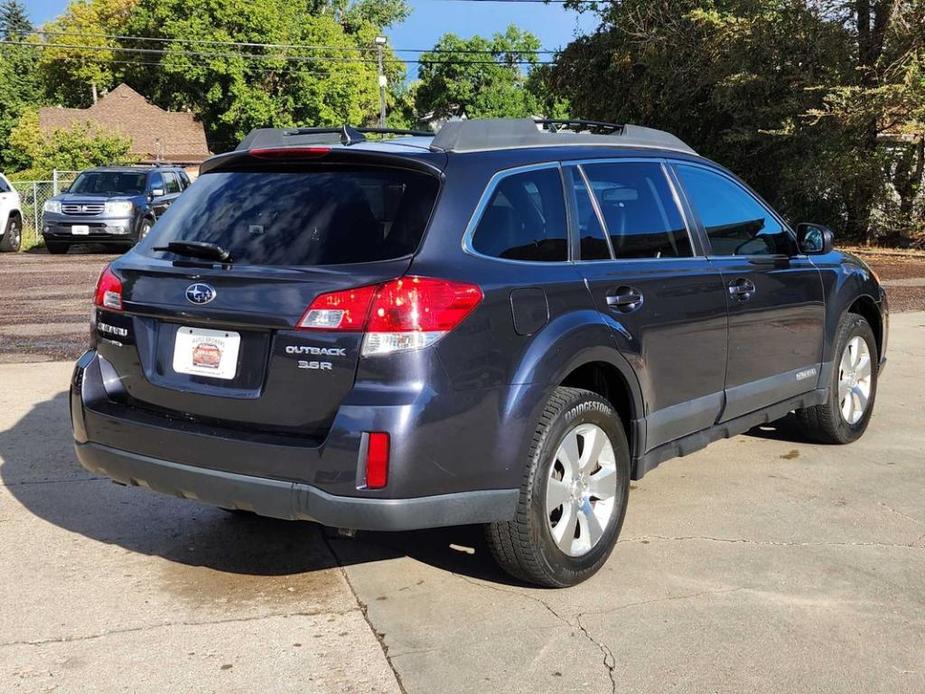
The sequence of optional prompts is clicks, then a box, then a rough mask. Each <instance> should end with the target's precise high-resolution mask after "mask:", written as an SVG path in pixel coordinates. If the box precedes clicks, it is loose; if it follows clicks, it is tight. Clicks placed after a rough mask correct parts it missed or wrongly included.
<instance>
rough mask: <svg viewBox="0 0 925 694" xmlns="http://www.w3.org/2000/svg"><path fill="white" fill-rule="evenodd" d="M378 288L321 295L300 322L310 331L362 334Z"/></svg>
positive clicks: (357, 288) (356, 289) (364, 288)
mask: <svg viewBox="0 0 925 694" xmlns="http://www.w3.org/2000/svg"><path fill="white" fill-rule="evenodd" d="M375 293H376V287H375V286H372V287H356V288H354V289H347V290H345V291H342V292H331V293H330V294H319V295H318V296H317V297H315V300H314V301H313V302H312V304H311V306H309V307H308V310H307V311H306V312H305V315H303V316H302V320H300V321H299V325H298V327H299V328H305V329H308V330H340V331H344V332H362V330H363V329H364V327H365V326H366V317H367V316H368V315H369V303H370V301H372V299H373V295H374V294H375Z"/></svg>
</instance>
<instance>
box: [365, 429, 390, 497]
mask: <svg viewBox="0 0 925 694" xmlns="http://www.w3.org/2000/svg"><path fill="white" fill-rule="evenodd" d="M388 481H389V435H388V434H387V433H385V432H383V431H371V432H370V433H369V442H368V446H367V448H366V488H367V489H382V488H383V487H384V486H385V485H386V484H388Z"/></svg>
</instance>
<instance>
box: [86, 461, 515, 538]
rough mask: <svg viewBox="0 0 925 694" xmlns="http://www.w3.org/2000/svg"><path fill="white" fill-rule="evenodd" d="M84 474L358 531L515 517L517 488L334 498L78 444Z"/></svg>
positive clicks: (295, 486)
mask: <svg viewBox="0 0 925 694" xmlns="http://www.w3.org/2000/svg"><path fill="white" fill-rule="evenodd" d="M75 449H76V451H77V458H78V460H80V463H81V465H83V466H84V467H85V468H87V470H90V471H91V472H94V473H97V474H102V475H106V476H107V477H111V478H112V479H113V480H114V481H116V482H119V483H121V484H126V485H133V486H141V487H146V488H148V489H151V490H154V491H156V492H161V493H164V494H171V495H173V496H179V497H182V498H185V499H195V500H198V501H203V502H205V503H208V504H213V505H215V506H221V507H222V508H229V509H241V510H246V511H253V512H254V513H257V514H259V515H261V516H269V517H271V518H282V519H284V520H310V521H315V522H318V523H321V524H322V525H327V526H331V527H337V528H351V529H354V530H387V531H396V530H416V529H420V528H434V527H440V526H447V525H467V524H470V523H488V522H491V521H497V520H507V519H510V518H513V516H514V508H515V506H516V504H517V495H518V491H517V490H516V489H489V490H481V491H473V492H460V493H456V494H441V495H438V496H426V497H418V498H413V499H364V498H354V497H344V496H335V495H333V494H328V493H326V492H324V491H322V490H320V489H318V488H316V487H312V486H310V485H307V484H300V483H297V482H284V481H281V480H272V479H267V478H261V477H252V476H249V475H239V474H235V473H231V472H223V471H220V470H211V469H207V468H198V467H192V466H190V465H181V464H179V463H172V462H170V461H167V460H159V459H157V458H150V457H148V456H143V455H138V454H135V453H129V452H127V451H120V450H117V449H115V448H110V447H108V446H103V445H99V444H94V443H77V444H75Z"/></svg>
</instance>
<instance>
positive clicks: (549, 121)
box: [535, 118, 625, 135]
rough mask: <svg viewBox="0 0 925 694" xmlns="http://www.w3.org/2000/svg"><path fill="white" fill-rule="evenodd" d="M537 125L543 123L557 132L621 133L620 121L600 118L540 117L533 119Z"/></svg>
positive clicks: (551, 130) (622, 127) (621, 125)
mask: <svg viewBox="0 0 925 694" xmlns="http://www.w3.org/2000/svg"><path fill="white" fill-rule="evenodd" d="M535 122H536V123H537V125H545V126H546V127H547V128H549V130H550V132H554V133H556V132H559V130H560V129H562V130H568V131H572V132H585V131H587V132H593V133H597V134H599V135H620V134H622V133H623V129H624V127H625V126H624V125H623V124H622V123H608V122H606V121H602V120H580V119H575V120H572V119H559V118H542V119H538V120H536V121H535Z"/></svg>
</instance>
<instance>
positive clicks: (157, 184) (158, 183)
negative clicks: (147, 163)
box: [148, 171, 164, 190]
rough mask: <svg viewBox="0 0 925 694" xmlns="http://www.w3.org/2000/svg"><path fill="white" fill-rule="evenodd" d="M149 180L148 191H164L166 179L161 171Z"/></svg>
mask: <svg viewBox="0 0 925 694" xmlns="http://www.w3.org/2000/svg"><path fill="white" fill-rule="evenodd" d="M148 180H149V183H148V190H157V189H158V188H160V189H161V190H164V177H163V176H162V175H161V172H160V171H155V172H154V173H153V174H151V178H150V179H148Z"/></svg>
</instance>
